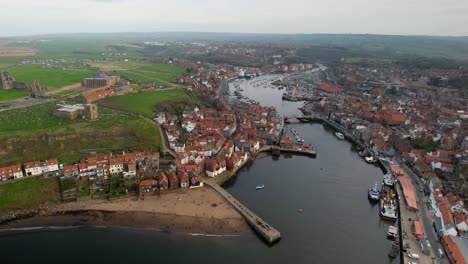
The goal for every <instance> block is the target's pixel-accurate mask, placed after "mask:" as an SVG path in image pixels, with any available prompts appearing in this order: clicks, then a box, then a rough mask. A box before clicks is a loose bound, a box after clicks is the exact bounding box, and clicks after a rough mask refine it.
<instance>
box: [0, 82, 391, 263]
mask: <svg viewBox="0 0 468 264" xmlns="http://www.w3.org/2000/svg"><path fill="white" fill-rule="evenodd" d="M260 78H275V77H274V76H269V77H266V76H265V77H260ZM238 82H241V83H240V87H242V89H243V90H244V91H243V92H242V93H243V94H244V95H246V96H248V97H250V98H252V99H254V100H256V101H259V102H260V103H261V104H263V105H273V106H276V107H277V108H278V110H279V112H280V113H281V114H283V115H294V114H299V111H298V110H297V107H299V106H301V103H298V102H295V103H293V102H283V101H282V100H281V94H282V91H283V90H278V89H276V88H270V87H267V88H264V87H263V86H261V85H259V86H257V84H258V83H259V79H258V78H257V79H253V80H250V81H238ZM255 82H256V83H255ZM290 126H293V127H294V128H295V129H296V130H297V131H298V132H299V134H300V135H301V136H302V137H303V138H304V139H305V142H306V143H309V144H311V145H312V146H313V147H314V148H315V149H317V151H318V156H317V158H315V159H312V158H309V157H302V156H285V155H282V156H281V157H279V158H274V157H271V156H268V155H266V156H263V157H262V158H259V159H258V160H256V161H255V162H253V163H250V164H248V166H246V167H244V168H243V169H242V170H241V171H240V172H239V174H238V175H237V176H236V177H235V178H234V179H232V180H230V181H229V182H228V183H227V184H226V186H225V188H226V189H227V190H228V191H229V192H230V193H232V194H233V195H234V196H235V197H236V198H238V199H239V200H240V201H242V202H243V203H245V205H247V206H248V207H249V208H250V209H252V210H253V211H254V212H256V213H258V215H259V216H261V217H262V218H263V219H265V220H266V221H267V222H268V223H270V224H271V225H272V226H274V227H275V228H277V229H278V230H279V231H280V232H281V234H282V237H283V238H282V240H280V241H279V242H278V243H277V244H275V245H273V246H267V245H266V244H265V243H263V242H262V241H261V240H260V239H259V238H257V237H256V236H253V235H252V236H242V237H207V236H193V235H185V234H170V233H161V232H158V231H150V230H131V229H111V228H80V229H66V230H53V231H50V230H44V231H34V232H20V233H14V234H11V233H4V234H0V248H2V252H7V253H6V254H2V262H3V261H5V263H8V260H9V261H13V262H15V263H17V262H26V261H34V262H38V261H39V263H42V262H43V261H48V262H51V261H52V260H57V261H56V262H58V261H61V262H62V261H66V262H67V263H83V262H84V261H86V262H89V261H91V262H98V261H99V262H101V261H112V262H118V263H121V262H141V263H149V262H160V261H170V263H187V261H189V262H191V263H198V262H204V263H391V261H390V259H389V258H388V257H387V250H388V249H389V248H390V245H391V243H390V241H388V240H386V231H387V229H388V224H387V223H385V222H382V221H381V220H380V219H379V217H378V207H377V206H374V205H372V204H370V203H369V202H368V200H367V196H366V195H367V193H366V190H367V188H368V187H369V186H372V185H374V184H375V182H376V181H377V180H381V179H382V171H381V170H380V169H379V168H378V167H377V166H374V165H369V164H366V163H365V162H364V161H363V160H362V158H360V157H359V156H358V155H357V153H356V151H355V150H354V149H353V147H352V145H351V144H350V143H349V142H346V141H339V140H337V139H336V138H335V137H334V136H333V131H331V130H329V129H328V128H325V127H323V126H322V125H321V124H292V125H290ZM290 126H287V127H286V133H290V132H289V128H290ZM260 184H264V185H265V188H264V189H262V190H258V191H256V190H255V186H256V185H260ZM299 209H302V212H299V211H298V210H299ZM26 253H27V254H26ZM53 262H55V261H53ZM393 263H398V260H396V261H394V262H393Z"/></svg>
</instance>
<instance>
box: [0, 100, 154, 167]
mask: <svg viewBox="0 0 468 264" xmlns="http://www.w3.org/2000/svg"><path fill="white" fill-rule="evenodd" d="M53 109H54V104H53V103H49V104H43V105H37V106H32V107H28V108H23V109H15V110H9V111H4V112H0V138H1V140H0V149H3V150H4V151H3V152H2V153H0V166H2V165H8V164H12V163H15V162H24V161H29V160H45V159H49V158H59V159H60V161H61V162H64V163H71V162H75V161H78V160H79V159H80V158H81V157H82V156H83V155H85V154H86V153H89V152H91V151H95V152H98V153H103V152H104V153H108V152H110V151H120V150H132V149H137V150H154V151H158V150H160V148H161V142H160V135H159V130H158V129H157V127H156V126H155V125H154V124H153V123H152V122H151V121H149V120H147V119H144V118H138V117H135V116H132V115H130V114H126V113H122V112H119V111H114V110H109V109H104V108H100V109H99V119H98V120H94V121H87V120H74V121H69V120H60V119H58V118H55V117H53V116H52V112H53ZM12 138H14V139H15V140H14V141H12V140H11V139H12ZM31 140H32V141H34V144H31V143H30V142H31Z"/></svg>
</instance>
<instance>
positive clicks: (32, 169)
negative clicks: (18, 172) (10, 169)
mask: <svg viewBox="0 0 468 264" xmlns="http://www.w3.org/2000/svg"><path fill="white" fill-rule="evenodd" d="M24 171H25V172H26V176H36V175H41V174H42V163H41V162H39V161H31V162H28V163H25V164H24Z"/></svg>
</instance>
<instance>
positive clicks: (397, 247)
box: [388, 240, 400, 258]
mask: <svg viewBox="0 0 468 264" xmlns="http://www.w3.org/2000/svg"><path fill="white" fill-rule="evenodd" d="M398 252H400V242H399V241H398V240H395V241H393V243H392V247H391V248H390V250H389V251H388V255H389V256H390V257H391V258H396V257H397V255H398Z"/></svg>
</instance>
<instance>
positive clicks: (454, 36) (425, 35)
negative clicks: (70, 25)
mask: <svg viewBox="0 0 468 264" xmlns="http://www.w3.org/2000/svg"><path fill="white" fill-rule="evenodd" d="M161 33H162V34H187V33H189V34H234V35H271V36H275V35H278V36H280V35H283V36H284V35H289V36H295V35H296V36H297V35H355V36H397V37H450V38H464V37H468V35H427V34H421V35H418V34H384V33H262V32H257V33H253V32H222V31H189V30H188V31H116V32H61V33H42V34H25V35H10V36H0V39H1V38H25V37H41V36H59V35H79V34H89V35H99V34H105V35H111V34H161Z"/></svg>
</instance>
